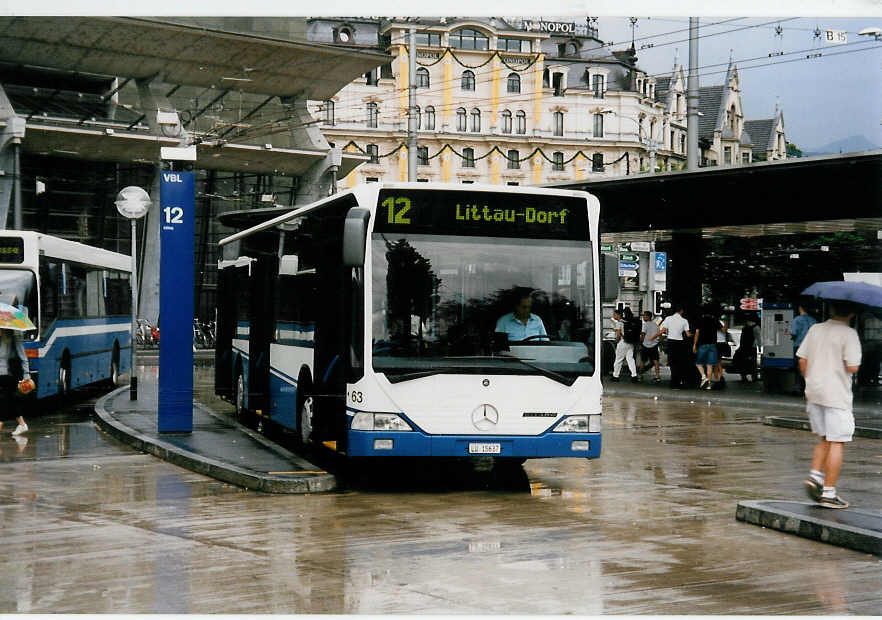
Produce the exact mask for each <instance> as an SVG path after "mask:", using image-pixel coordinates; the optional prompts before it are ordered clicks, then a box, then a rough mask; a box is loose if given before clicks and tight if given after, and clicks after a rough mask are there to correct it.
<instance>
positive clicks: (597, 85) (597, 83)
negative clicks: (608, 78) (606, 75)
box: [591, 75, 603, 99]
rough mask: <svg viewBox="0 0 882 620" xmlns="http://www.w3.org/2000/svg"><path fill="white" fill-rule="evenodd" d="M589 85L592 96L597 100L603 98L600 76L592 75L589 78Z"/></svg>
mask: <svg viewBox="0 0 882 620" xmlns="http://www.w3.org/2000/svg"><path fill="white" fill-rule="evenodd" d="M591 84H592V88H593V89H594V96H595V97H596V98H597V99H602V98H603V76H602V75H592V76H591Z"/></svg>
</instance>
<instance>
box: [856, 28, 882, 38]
mask: <svg viewBox="0 0 882 620" xmlns="http://www.w3.org/2000/svg"><path fill="white" fill-rule="evenodd" d="M858 34H859V35H864V36H870V37H873V38H874V39H876V40H877V41H882V28H879V27H878V26H870V27H869V28H864V29H863V30H859V31H858Z"/></svg>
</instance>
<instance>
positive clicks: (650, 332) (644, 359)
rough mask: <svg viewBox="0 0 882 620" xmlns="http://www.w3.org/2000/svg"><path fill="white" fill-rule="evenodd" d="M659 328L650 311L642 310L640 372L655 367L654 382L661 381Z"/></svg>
mask: <svg viewBox="0 0 882 620" xmlns="http://www.w3.org/2000/svg"><path fill="white" fill-rule="evenodd" d="M660 334H661V329H660V328H659V326H658V325H657V324H656V322H655V321H653V320H652V312H650V311H649V310H644V311H643V324H642V327H641V332H640V362H641V366H640V373H641V374H642V373H644V372H646V371H647V370H649V368H650V366H652V367H654V368H655V382H656V383H661V376H660V375H659V367H658V338H659V335H660Z"/></svg>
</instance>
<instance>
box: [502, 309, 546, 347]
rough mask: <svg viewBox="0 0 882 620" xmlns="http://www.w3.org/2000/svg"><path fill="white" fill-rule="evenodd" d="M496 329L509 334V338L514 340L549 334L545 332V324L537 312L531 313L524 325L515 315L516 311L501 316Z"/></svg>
mask: <svg viewBox="0 0 882 620" xmlns="http://www.w3.org/2000/svg"><path fill="white" fill-rule="evenodd" d="M496 331H497V332H505V333H506V334H508V339H509V340H510V341H512V342H514V341H517V340H523V339H525V338H529V337H530V336H547V335H548V334H547V333H546V332H545V324H544V323H543V322H542V319H540V318H539V317H538V316H536V315H535V314H531V315H530V318H529V319H527V324H526V325H524V324H523V323H522V322H521V321H520V320H519V319H518V318H517V317H516V316H515V315H514V312H510V313H509V314H505V315H503V316H501V317H499V320H498V321H496Z"/></svg>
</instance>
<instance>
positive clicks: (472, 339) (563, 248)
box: [215, 183, 602, 460]
mask: <svg viewBox="0 0 882 620" xmlns="http://www.w3.org/2000/svg"><path fill="white" fill-rule="evenodd" d="M277 213H282V214H281V215H277ZM259 215H260V217H262V218H263V220H264V221H263V222H262V223H260V224H257V225H253V226H251V227H250V228H247V229H246V230H242V231H241V232H238V233H236V234H234V235H231V236H229V237H227V238H225V239H223V240H221V242H220V243H221V245H222V246H224V250H223V251H224V255H225V256H226V257H227V258H226V259H225V260H222V261H220V264H219V267H220V280H219V289H218V293H219V294H218V300H219V301H218V335H217V349H216V369H215V372H216V377H215V387H216V392H217V393H218V394H219V395H221V396H223V397H227V398H229V399H230V400H231V401H232V402H234V403H235V405H236V410H237V415H239V416H240V417H241V419H242V420H243V421H244V422H246V423H248V424H252V425H256V426H258V427H262V426H265V425H266V424H267V423H268V422H272V423H275V424H278V425H281V426H282V427H285V428H287V429H289V430H290V431H293V432H294V433H295V435H296V437H297V438H298V439H299V441H301V442H303V443H318V444H324V445H326V446H329V447H331V448H334V449H336V450H337V451H338V452H342V453H345V454H347V455H349V456H351V457H367V456H371V457H383V456H390V457H391V456H426V457H469V456H477V455H493V456H495V457H499V458H509V459H512V460H523V459H528V458H540V457H582V458H596V457H598V456H599V455H600V448H601V390H602V388H601V383H600V370H599V363H598V360H599V356H600V338H599V337H598V328H599V326H600V305H599V300H598V297H599V283H598V280H599V278H598V253H597V243H596V241H597V239H598V217H599V205H598V202H597V199H596V198H595V197H594V196H592V195H590V194H587V193H585V192H577V191H567V190H553V189H540V188H535V189H534V188H521V187H517V188H516V187H498V186H481V185H468V186H459V185H448V184H433V183H395V184H388V183H369V184H367V185H362V186H358V187H355V188H353V189H351V190H347V191H345V192H342V193H339V194H335V195H333V196H331V197H328V198H326V199H323V200H321V201H318V202H316V203H313V204H310V205H306V206H303V207H300V208H297V209H294V210H287V211H284V212H282V211H278V210H277V211H275V212H271V213H267V212H266V211H263V212H261V213H260V214H259ZM238 216H239V217H240V218H242V219H240V223H241V222H242V221H243V220H244V221H245V222H247V221H248V220H247V219H244V218H247V217H248V214H247V212H239V214H238ZM270 218H271V219H270ZM227 221H228V222H229V221H232V220H227ZM246 225H247V223H246Z"/></svg>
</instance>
